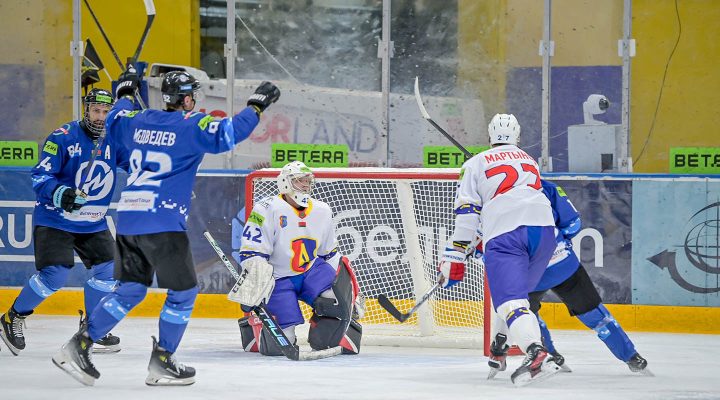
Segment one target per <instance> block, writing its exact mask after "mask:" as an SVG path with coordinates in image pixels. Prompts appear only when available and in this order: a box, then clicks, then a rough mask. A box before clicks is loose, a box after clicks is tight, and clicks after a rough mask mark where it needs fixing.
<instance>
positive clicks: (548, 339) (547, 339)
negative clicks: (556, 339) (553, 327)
mask: <svg viewBox="0 0 720 400" xmlns="http://www.w3.org/2000/svg"><path fill="white" fill-rule="evenodd" d="M536 315H537V319H538V325H540V336H542V342H543V346H545V348H546V349H547V351H548V352H549V353H551V354H555V353H556V351H555V344H553V341H552V336H550V330H549V329H548V327H547V324H545V321H543V319H542V318H540V314H536Z"/></svg>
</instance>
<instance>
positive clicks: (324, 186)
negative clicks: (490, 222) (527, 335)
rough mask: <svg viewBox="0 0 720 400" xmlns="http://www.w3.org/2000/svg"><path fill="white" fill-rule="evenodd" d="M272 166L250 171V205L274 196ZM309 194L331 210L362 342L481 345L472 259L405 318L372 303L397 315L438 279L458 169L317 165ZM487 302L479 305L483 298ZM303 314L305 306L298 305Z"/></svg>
mask: <svg viewBox="0 0 720 400" xmlns="http://www.w3.org/2000/svg"><path fill="white" fill-rule="evenodd" d="M279 172H280V170H279V169H262V170H258V171H254V172H252V173H251V174H249V176H248V178H247V182H246V202H245V204H246V213H247V214H246V217H247V215H249V213H250V211H251V210H252V205H253V204H254V203H255V202H256V201H259V200H260V199H262V198H265V197H267V196H273V195H277V193H278V191H277V185H276V178H277V175H278V174H279ZM313 172H314V174H315V187H314V189H313V193H312V197H313V198H316V199H318V200H321V201H324V202H326V203H328V204H329V205H330V207H332V210H333V219H334V222H335V227H336V236H337V240H338V245H339V246H338V249H339V251H340V252H341V253H342V254H343V255H346V256H347V257H348V258H349V259H350V260H351V264H352V267H353V268H354V270H355V273H356V275H357V278H358V281H359V284H360V289H361V291H362V293H363V294H364V295H365V297H366V308H367V311H366V312H365V316H364V317H363V319H362V320H361V321H360V322H361V323H362V325H363V343H365V344H371V345H391V346H399V345H411V346H413V345H414V346H424V347H458V348H476V349H481V348H482V349H484V350H485V353H486V354H488V351H487V350H488V346H489V340H488V339H487V337H489V325H488V324H486V323H485V321H489V320H490V312H489V309H490V304H489V298H490V297H489V294H488V291H487V285H486V283H485V274H484V270H483V268H482V264H480V263H478V262H477V261H475V260H471V261H470V262H469V263H468V265H467V269H466V273H465V279H464V280H463V281H462V282H461V283H459V284H457V285H455V286H454V287H452V288H451V289H448V290H446V289H440V290H438V291H436V293H435V295H434V296H433V297H432V298H431V299H430V300H429V301H428V302H426V303H425V305H424V306H422V307H421V308H420V309H419V310H418V311H417V312H416V314H415V315H414V316H413V317H411V318H410V319H408V320H407V321H406V322H405V323H403V324H400V323H399V322H397V320H395V319H394V318H393V317H392V316H391V315H390V314H388V313H387V312H386V311H385V310H384V309H383V308H382V307H380V305H379V304H378V302H377V297H378V295H380V294H385V295H386V296H387V297H388V298H389V299H390V300H391V301H392V302H393V304H394V305H395V306H396V307H397V308H398V309H399V310H400V311H402V312H406V311H407V310H409V309H410V308H411V307H412V306H414V305H415V301H416V299H419V298H420V297H422V295H423V294H424V293H426V291H427V290H428V289H429V288H430V287H432V285H433V284H434V283H435V282H436V280H437V265H438V261H439V255H440V254H442V250H443V248H444V246H445V245H446V242H447V238H448V237H449V235H450V234H452V230H453V223H454V217H453V200H454V198H455V189H456V185H457V180H458V174H459V171H458V170H447V169H443V170H437V169H390V168H352V169H332V168H316V169H313ZM486 298H487V299H488V302H485V301H484V300H485V299H486ZM303 311H304V312H305V313H306V317H307V316H308V315H309V314H308V311H309V308H308V307H305V308H304V310H303Z"/></svg>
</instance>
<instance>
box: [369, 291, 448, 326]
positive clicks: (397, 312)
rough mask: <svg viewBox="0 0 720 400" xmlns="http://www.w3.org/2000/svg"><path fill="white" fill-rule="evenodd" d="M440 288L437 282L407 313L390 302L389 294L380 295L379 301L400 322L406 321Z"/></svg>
mask: <svg viewBox="0 0 720 400" xmlns="http://www.w3.org/2000/svg"><path fill="white" fill-rule="evenodd" d="M439 288H440V282H438V283H436V284H435V285H434V286H433V287H431V288H430V290H428V291H427V293H425V294H424V295H423V296H422V297H421V298H420V301H418V302H417V304H415V306H414V307H413V308H411V309H410V311H408V312H406V313H401V312H400V310H398V309H397V307H395V305H394V304H393V303H392V302H390V299H388V298H387V296H385V295H384V294H381V295H379V296H378V303H380V306H382V308H384V309H385V311H387V312H388V313H390V315H392V316H393V317H394V318H395V319H396V320H398V321H400V322H405V321H407V319H408V318H410V316H412V315H413V314H415V311H417V310H418V308H420V306H422V305H423V304H425V302H426V301H427V300H428V299H429V298H430V296H432V295H433V293H435V291H436V290H438V289H439Z"/></svg>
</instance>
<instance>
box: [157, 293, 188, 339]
mask: <svg viewBox="0 0 720 400" xmlns="http://www.w3.org/2000/svg"><path fill="white" fill-rule="evenodd" d="M197 294H198V287H197V286H195V287H194V288H192V289H188V290H181V291H176V290H168V292H167V298H166V299H165V306H163V309H162V311H161V312H160V341H159V343H158V344H159V345H160V347H162V348H164V349H165V350H167V351H169V352H170V353H174V352H175V350H177V348H178V345H179V344H180V340H181V339H182V337H183V334H184V333H185V328H186V327H187V324H188V322H190V314H191V313H192V310H193V307H194V306H195V298H196V297H197Z"/></svg>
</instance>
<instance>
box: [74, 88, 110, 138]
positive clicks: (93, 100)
mask: <svg viewBox="0 0 720 400" xmlns="http://www.w3.org/2000/svg"><path fill="white" fill-rule="evenodd" d="M114 103H115V100H114V98H113V95H112V93H110V92H109V91H107V90H105V89H98V88H95V89H92V90H90V92H88V94H87V95H86V96H85V97H83V105H84V106H85V115H84V116H83V120H82V122H83V128H85V130H86V131H87V132H88V133H89V134H90V136H92V137H93V138H98V137H100V135H101V134H102V133H103V131H104V130H105V118H102V119H96V120H92V119H91V118H90V106H91V105H95V104H102V105H106V106H108V111H109V109H110V107H112V105H113V104H114Z"/></svg>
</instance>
